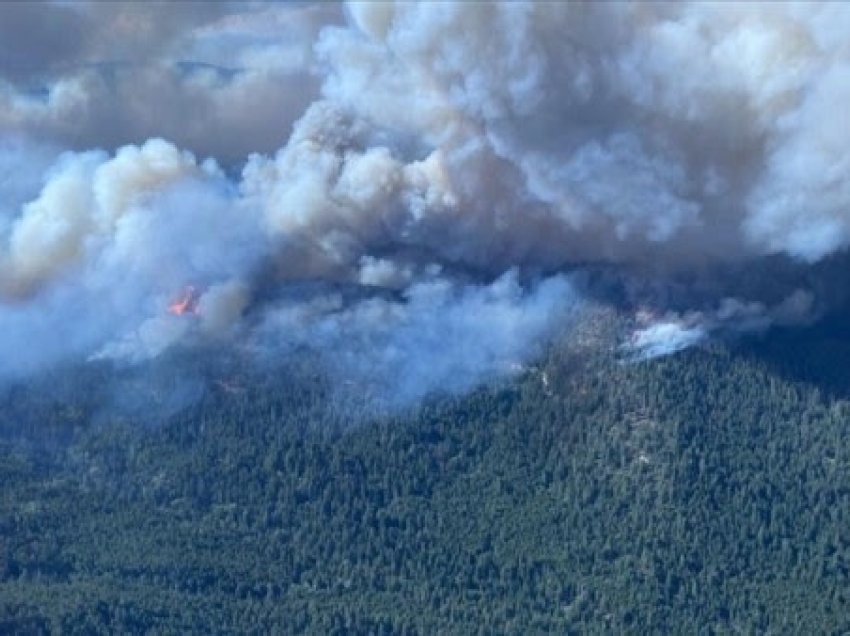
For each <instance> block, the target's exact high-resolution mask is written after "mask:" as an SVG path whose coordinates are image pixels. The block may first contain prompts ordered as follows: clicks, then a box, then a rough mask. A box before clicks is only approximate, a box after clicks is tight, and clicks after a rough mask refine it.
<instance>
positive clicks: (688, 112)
mask: <svg viewBox="0 0 850 636" xmlns="http://www.w3.org/2000/svg"><path fill="white" fill-rule="evenodd" d="M104 6H105V5H100V4H98V3H92V4H91V5H80V6H77V7H63V8H61V9H60V8H57V7H53V6H52V5H44V6H43V7H41V8H39V9H28V11H59V10H61V11H71V12H75V13H74V15H76V16H77V18H78V19H79V24H78V28H79V29H81V33H85V34H87V35H86V38H84V42H85V43H86V44H85V46H82V45H80V46H81V48H80V50H79V51H76V52H75V53H74V55H75V56H76V58H78V59H79V60H81V62H80V64H81V65H80V66H74V65H71V66H69V67H63V66H62V65H61V64H58V62H57V61H56V60H55V59H54V57H52V56H51V55H48V54H47V52H45V51H41V54H42V55H41V56H40V57H38V60H37V61H38V64H34V65H33V68H32V69H31V70H30V72H29V73H25V74H23V75H22V74H21V72H20V66H16V67H14V69H12V70H10V69H4V67H3V66H2V62H0V72H3V73H4V75H3V77H4V78H5V79H3V80H2V81H3V82H4V83H0V101H2V102H4V103H5V104H6V105H8V106H9V108H7V109H6V111H7V113H11V115H10V114H7V115H4V116H0V131H2V134H3V135H4V136H5V141H4V142H3V143H2V144H0V166H3V167H8V169H4V175H6V176H5V177H4V178H2V179H0V239H2V248H0V255H1V257H2V269H0V293H2V310H0V327H2V329H0V331H2V333H3V334H4V336H3V337H2V339H0V359H2V360H3V363H2V365H0V373H3V374H4V375H7V376H9V375H11V376H13V375H16V374H21V373H29V372H32V371H34V370H37V369H39V368H44V367H46V366H49V365H51V364H54V363H56V362H59V361H64V360H73V359H104V358H107V359H119V360H131V361H142V360H145V359H149V358H151V357H155V356H158V355H160V354H161V353H163V352H164V351H167V350H169V349H170V348H172V347H174V346H176V345H182V344H187V343H192V342H220V343H222V344H223V345H224V344H227V345H229V344H232V343H241V344H240V346H243V345H244V346H246V347H247V348H248V349H251V350H254V351H260V352H261V354H257V355H258V357H259V358H268V357H269V356H271V357H277V358H280V359H285V357H286V356H295V355H299V351H302V350H304V349H307V350H311V351H314V352H317V353H318V354H319V355H320V357H322V358H323V359H326V361H327V365H328V368H329V369H331V370H332V372H333V373H334V374H336V375H335V377H338V379H339V381H340V382H344V381H347V380H346V379H349V380H350V379H351V378H368V379H369V381H370V382H371V383H372V385H373V386H375V387H379V389H380V390H384V391H389V392H395V394H396V396H397V398H398V399H399V400H400V401H406V400H415V399H418V398H420V397H422V396H423V395H426V394H427V393H429V392H431V391H434V390H448V391H463V390H467V389H469V388H471V387H473V386H475V385H476V384H478V383H480V382H484V381H487V380H488V379H490V378H493V377H497V376H499V375H502V374H505V373H508V372H510V370H511V369H515V368H517V365H520V364H521V363H523V362H524V361H526V360H528V359H529V358H530V357H533V356H534V355H536V353H538V352H539V351H540V347H541V346H543V345H544V344H545V342H546V339H547V338H548V337H550V336H551V335H552V334H553V333H554V332H555V331H556V330H558V329H560V328H563V327H564V325H566V324H568V323H569V320H570V317H571V316H572V315H573V314H574V312H575V310H576V309H577V308H578V307H580V306H581V303H582V300H581V292H580V290H579V289H578V288H577V286H576V285H575V283H574V281H571V277H572V276H573V274H572V273H571V272H575V271H577V270H581V269H584V268H593V267H597V266H613V267H616V268H617V271H620V272H623V273H624V276H626V277H632V278H634V277H640V276H641V275H642V274H641V272H646V271H652V272H654V274H653V276H657V277H660V279H661V280H662V281H663V280H664V278H665V276H667V274H668V273H670V272H681V271H689V270H692V271H702V270H706V269H711V268H716V267H724V266H727V265H729V266H741V265H742V264H743V266H746V265H747V264H749V263H766V262H769V261H768V260H766V259H770V258H777V257H779V258H780V259H785V260H790V261H793V262H795V263H797V265H796V267H798V268H800V269H805V268H807V267H809V266H810V265H814V264H816V263H817V262H818V261H821V260H823V259H825V258H827V257H830V256H832V255H835V254H837V253H840V252H841V251H843V250H844V249H845V247H846V245H847V243H848V241H850V189H848V188H850V187H848V185H847V184H848V183H850V161H848V160H847V158H846V156H845V155H846V153H845V151H844V150H845V148H846V147H847V146H848V144H850V125H848V121H850V120H848V118H847V116H846V114H845V113H844V107H843V104H844V103H845V102H846V99H845V98H846V97H847V96H848V95H850V47H848V45H847V44H846V42H845V40H846V38H845V37H844V34H846V32H847V28H848V27H850V10H848V9H847V8H845V6H844V5H841V4H811V3H806V4H799V5H798V4H792V3H781V4H775V5H773V4H767V3H752V4H748V3H741V4H734V5H732V4H728V3H717V4H713V3H675V4H673V3H635V4H624V3H594V4H585V3H531V2H525V3H524V2H511V3H504V4H491V3H457V4H442V3H441V4H436V3H420V4H414V3H398V4H393V3H377V2H365V3H353V4H349V5H346V6H345V7H344V8H340V7H336V6H334V7H328V6H327V5H325V6H321V5H317V6H311V5H302V4H298V5H291V6H277V5H269V6H262V7H260V8H259V9H258V8H257V7H255V6H253V5H252V6H251V7H250V8H245V7H242V8H240V5H227V4H223V5H221V6H220V7H217V8H216V10H215V11H206V10H201V9H198V10H197V11H188V12H184V13H181V15H180V20H178V21H175V22H173V25H174V28H173V29H169V31H168V33H167V37H166V36H162V37H160V38H159V39H156V38H154V37H153V35H152V31H151V32H146V31H144V28H143V27H144V25H145V24H154V23H158V21H159V20H166V21H167V19H168V12H169V11H178V9H177V8H173V9H172V8H169V7H170V6H171V5H162V6H159V5H157V9H156V11H157V12H159V13H156V12H154V13H152V14H147V13H145V14H144V15H141V17H140V16H139V15H136V16H135V18H134V19H133V20H130V19H128V18H127V15H129V14H127V13H122V12H126V11H132V8H131V7H130V6H129V5H127V6H125V5H118V6H117V7H116V8H112V9H110V10H107V9H105V8H104ZM13 7H14V5H13ZM19 9H20V8H19V7H17V8H0V16H2V13H3V12H13V11H18V10H19ZM180 11H182V9H180ZM160 13H161V14H162V15H160ZM122 16H123V17H122ZM116 20H117V22H116ZM114 24H119V25H123V26H122V28H125V30H126V31H127V32H126V33H125V36H126V40H125V41H124V43H123V44H124V47H123V48H121V47H118V48H116V50H115V55H116V58H119V57H121V56H122V55H127V53H126V52H127V51H131V52H132V55H133V56H135V57H134V58H133V59H134V60H135V62H134V64H135V66H134V65H130V66H129V67H126V66H123V65H121V66H120V71H116V70H115V67H114V62H115V60H114V59H111V58H110V57H109V56H110V53H111V51H110V39H109V37H108V33H109V29H110V28H113V29H114ZM134 24H135V25H137V27H138V28H136V30H134V27H133V26H132V25H134ZM109 25H113V27H110V26H109ZM128 25H129V26H128ZM138 25H141V26H138ZM34 37H41V36H39V35H38V34H37V33H36V34H34ZM43 37H44V38H45V41H44V42H43V44H44V46H45V47H49V43H48V42H47V39H48V38H47V35H44V36H43ZM81 37H82V36H81ZM122 51H123V52H122ZM48 52H49V51H48ZM228 53H229V55H228ZM34 59H35V58H34ZM228 59H230V60H232V62H233V64H232V66H227V65H226V61H227V60H228ZM83 60H84V61H85V64H83V63H82V61H83ZM125 61H126V60H125ZM189 62H191V64H189ZM110 63H112V64H113V65H112V66H110ZM10 68H11V67H10ZM110 69H111V70H110ZM133 69H138V70H137V71H133ZM151 69H154V71H155V72H156V73H157V75H156V77H157V78H162V77H165V76H168V77H169V78H171V79H169V80H168V81H169V82H172V84H173V85H174V86H175V87H179V89H178V88H175V91H176V92H174V95H175V97H174V98H173V99H171V100H170V101H169V100H165V102H164V103H161V100H162V99H163V98H162V94H161V93H160V92H159V91H158V90H156V86H158V85H159V84H157V83H156V82H164V81H165V80H161V79H157V80H156V82H154V81H153V80H151V82H152V83H150V82H149V83H147V84H146V83H144V82H139V83H134V82H132V81H129V82H128V81H127V76H126V74H127V73H130V76H131V77H132V73H133V72H138V73H140V74H142V75H144V76H145V77H148V78H150V77H151V75H150V74H151V73H152V72H154V71H152V70H151ZM34 87H37V88H38V90H36V89H35V88H34ZM144 90H149V93H144ZM34 91H35V92H34ZM39 91H41V92H39ZM140 91H142V92H141V93H140ZM39 95H41V96H39ZM104 96H106V97H107V102H108V103H109V109H110V113H112V114H111V115H110V116H109V117H98V116H97V113H98V112H99V111H98V110H97V109H95V106H94V104H95V103H103V102H102V98H103V97H104ZM97 100H101V101H100V102H97ZM181 100H183V101H181ZM140 104H142V105H144V107H140ZM268 104H279V106H280V108H279V111H280V112H279V118H276V117H274V116H271V115H270V114H269V112H268V111H267V109H265V106H266V105H268ZM243 106H246V108H244V110H243ZM99 108H100V107H99ZM156 109H162V110H163V116H162V118H161V120H162V124H161V126H159V127H158V126H157V125H156V124H155V123H152V122H151V119H150V115H149V111H151V110H156ZM257 109H260V111H261V115H262V116H258V115H257V112H258V110H257ZM296 111H297V113H298V114H295V113H296ZM272 114H274V112H273V113H272ZM118 115H120V117H119V116H118ZM75 118H76V119H75ZM116 118H117V119H116ZM240 118H244V121H242V120H240ZM142 119H144V121H142ZM100 120H103V121H104V124H103V126H102V128H99V126H98V124H97V122H98V121H100ZM196 120H199V121H202V122H205V125H204V127H202V128H200V129H197V128H193V129H192V132H191V134H183V133H182V132H181V130H183V128H186V127H189V126H190V125H194V124H193V122H195V121H196ZM72 121H81V122H84V123H85V125H84V126H83V127H82V130H83V131H84V133H85V134H84V135H83V137H82V138H79V137H78V138H77V139H76V140H75V141H74V143H73V144H70V145H71V146H73V148H74V149H67V148H68V146H69V141H72V139H71V138H72V136H69V134H68V127H69V126H70V125H71V123H70V122H72ZM116 121H118V122H121V126H120V127H119V128H120V130H121V131H130V133H132V134H137V133H143V136H142V138H138V139H128V140H127V141H132V142H133V143H130V144H129V145H123V146H120V147H115V145H114V144H115V140H116V139H117V138H120V137H121V135H116V127H115V125H116V124H115V122H116ZM249 121H250V122H253V123H251V124H250V126H249V124H248V123H247V122H249ZM175 122H176V123H175ZM258 122H259V123H258ZM184 123H185V124H186V126H183V124H184ZM246 126H247V128H246ZM252 126H253V127H254V128H252ZM256 126H259V127H260V128H259V129H258V128H256ZM186 129H188V128H186ZM249 129H250V131H251V134H250V135H247V136H246V130H249ZM133 131H135V132H133ZM148 133H151V134H153V135H154V136H153V137H151V138H149V139H148V138H145V137H146V136H147V135H148ZM169 133H175V134H176V136H177V137H179V139H178V140H177V141H178V142H180V143H182V144H185V145H186V146H188V148H189V149H184V148H183V147H181V145H180V143H175V142H173V141H165V140H163V139H161V138H159V137H160V136H163V135H164V136H173V135H169ZM271 138H280V139H285V141H284V142H283V145H282V146H281V147H280V148H279V149H278V150H276V151H273V152H271V153H270V152H269V149H268V148H267V147H265V144H266V141H265V140H267V139H271ZM246 139H256V140H257V145H258V147H256V148H254V150H256V151H257V153H256V154H249V153H250V150H252V149H251V148H245V140H246ZM80 141H83V142H85V143H86V144H88V146H89V147H92V148H103V149H94V150H89V149H81V148H79V147H78V145H79V142H80ZM62 146H64V147H65V148H66V150H64V151H59V150H57V147H62ZM236 149H243V150H241V151H240V150H236ZM199 153H204V154H199ZM208 153H218V157H211V158H208V159H207V158H199V157H204V156H205V155H206V154H208ZM234 153H235V154H236V155H240V153H241V156H236V157H234ZM237 166H238V168H237ZM766 269H767V271H768V274H767V276H770V268H769V267H767V268H766ZM305 283H309V284H310V285H311V287H310V289H311V291H310V293H308V294H305V293H289V292H288V291H287V290H291V289H301V287H299V286H303V285H304V284H305ZM190 285H191V286H193V287H194V288H195V289H197V290H198V298H197V312H194V311H193V312H190V315H172V314H170V313H169V312H168V311H167V308H168V306H169V304H170V303H173V302H174V300H175V298H177V297H179V296H180V294H181V293H182V292H183V290H184V289H185V288H186V287H187V286H190ZM662 285H663V282H662ZM340 290H349V291H348V292H343V291H340ZM828 293H829V291H828V289H827V294H828ZM641 300H642V299H641V298H637V301H638V302H641ZM643 300H645V301H646V302H653V303H655V304H658V300H657V297H653V298H646V299H643ZM816 301H817V302H816ZM699 302H700V305H699V306H695V307H692V308H690V309H688V310H687V311H685V314H687V316H686V317H685V318H682V317H681V316H679V315H678V314H677V315H675V316H672V317H670V316H668V317H667V318H665V319H662V320H661V321H660V322H659V324H657V325H647V326H646V327H645V328H644V330H643V331H641V332H639V333H638V334H636V338H635V341H634V343H633V344H634V346H635V347H636V349H637V351H638V352H639V354H638V355H643V356H648V355H656V354H658V353H667V352H671V351H675V350H677V349H679V348H682V347H683V346H689V345H690V344H693V343H696V342H698V341H700V340H701V339H703V338H704V337H707V336H708V335H709V334H710V333H715V332H721V331H723V330H732V331H736V330H737V331H753V330H762V329H765V328H767V327H768V326H769V325H770V324H774V323H777V322H779V323H781V324H791V323H794V322H805V321H806V320H809V319H811V317H812V312H813V308H814V307H815V306H816V305H817V304H818V303H827V304H828V298H827V299H825V300H824V299H821V298H818V299H813V293H812V292H811V291H809V290H800V289H797V283H796V282H795V283H794V284H789V286H788V288H787V289H785V290H784V291H783V294H782V295H781V298H778V299H776V300H773V301H770V302H768V301H767V300H765V299H761V298H752V299H740V298H734V297H727V296H726V295H725V294H718V295H716V296H712V295H711V294H708V295H707V296H706V297H705V298H702V299H701V300H700V301H699ZM706 307H708V309H706ZM712 307H713V308H712ZM662 309H663V307H662ZM683 315H684V314H683ZM24 342H25V343H27V346H26V347H24V346H23V345H22V344H21V343H24ZM640 352H642V353H640ZM379 389H376V390H379Z"/></svg>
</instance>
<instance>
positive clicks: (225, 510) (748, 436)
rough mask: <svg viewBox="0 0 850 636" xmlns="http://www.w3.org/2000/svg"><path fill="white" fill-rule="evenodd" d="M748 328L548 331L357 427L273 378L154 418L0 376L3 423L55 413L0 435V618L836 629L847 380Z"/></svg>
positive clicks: (42, 622)
mask: <svg viewBox="0 0 850 636" xmlns="http://www.w3.org/2000/svg"><path fill="white" fill-rule="evenodd" d="M768 349H769V347H767V345H765V346H761V349H757V350H752V349H750V350H744V349H737V350H734V351H730V350H727V349H725V348H721V347H717V348H712V349H708V350H698V351H691V352H687V353H684V354H681V355H678V356H673V357H669V358H665V359H661V360H655V361H651V362H646V363H640V364H634V365H622V364H618V363H616V362H615V361H613V360H609V359H607V358H605V357H604V356H593V355H582V354H581V352H580V351H579V352H577V351H575V350H563V349H562V350H557V349H556V350H555V351H553V352H552V353H551V354H550V357H549V358H548V359H547V360H545V361H544V362H541V363H540V364H539V365H538V366H536V367H534V368H530V369H527V370H526V372H525V373H524V374H523V375H522V376H521V377H520V378H518V379H517V380H516V381H515V382H512V383H510V384H506V385H503V386H500V387H496V388H492V389H489V390H481V391H479V392H476V393H475V394H473V395H470V396H467V397H464V398H454V399H444V400H435V401H432V402H430V403H428V404H425V405H423V406H422V407H421V408H419V409H417V410H416V411H415V412H413V413H407V414H404V415H401V414H396V415H395V416H392V417H388V416H382V417H375V418H372V419H369V418H359V419H358V420H357V421H356V422H352V421H350V419H351V415H350V414H351V411H350V410H349V409H348V408H346V406H345V404H341V403H339V402H334V401H329V400H328V397H329V396H328V393H327V391H326V389H324V388H322V387H321V386H320V385H319V384H318V383H316V384H309V383H308V384H304V382H303V381H294V380H293V381H284V380H282V379H274V378H271V379H268V381H267V382H265V383H249V382H245V383H242V384H238V383H237V384H222V385H218V388H216V387H215V386H214V387H213V388H212V389H211V390H210V391H208V392H207V393H206V394H205V396H204V397H203V398H202V399H201V400H200V401H198V402H196V403H194V404H192V405H191V406H190V407H189V408H187V409H184V410H182V411H180V412H179V413H178V414H177V415H175V416H173V417H171V418H170V419H168V421H167V422H165V423H162V424H159V425H153V424H150V423H147V424H144V425H142V424H139V423H138V422H135V421H134V420H133V418H124V419H123V420H122V421H105V419H106V418H100V420H99V423H98V424H97V425H96V426H94V425H88V426H87V425H86V423H85V422H86V421H88V419H87V416H86V415H85V414H86V413H87V411H86V406H85V405H82V406H80V405H79V404H77V405H76V406H74V405H73V404H71V405H68V404H66V403H65V402H63V401H62V400H56V401H54V402H50V400H49V399H48V398H47V396H45V395H44V391H32V392H29V393H27V392H23V393H21V392H20V391H18V392H11V393H9V394H7V395H6V398H5V399H6V401H7V403H8V404H7V406H6V407H5V409H4V413H5V414H6V415H4V420H3V421H4V424H3V426H4V430H5V431H6V436H7V438H11V437H12V436H10V435H9V433H10V432H11V430H12V429H13V428H15V426H16V424H15V420H14V419H10V418H9V417H8V414H9V413H15V414H17V417H18V418H19V419H18V420H17V421H18V424H17V426H20V427H22V428H26V429H27V430H30V429H32V427H34V426H37V422H31V421H29V419H31V417H33V415H32V414H33V413H35V414H37V417H38V418H44V419H45V420H50V421H51V422H52V424H51V426H52V427H53V428H54V429H57V430H58V429H61V428H62V426H63V425H64V426H67V427H71V428H75V429H76V433H75V434H74V435H73V438H72V440H71V441H70V442H68V443H67V445H62V444H59V443H55V444H52V445H51V447H50V448H43V447H42V448H39V447H38V446H37V445H33V444H32V443H31V441H30V442H29V443H25V442H23V441H21V439H20V436H18V438H17V439H16V440H15V441H9V442H7V443H5V445H4V446H3V448H2V453H0V537H2V543H0V632H4V633H6V632H9V633H40V632H49V631H51V630H54V631H62V632H63V633H64V632H68V633H115V632H127V631H129V632H134V633H142V632H150V633H175V632H205V633H296V632H312V633H339V634H342V633H423V634H427V633H436V632H441V633H458V634H466V633H477V632H480V633H536V632H552V631H554V632H561V633H563V632H567V633H587V632H609V633H610V632H614V633H630V632H631V633H646V632H648V631H649V632H664V633H731V632H739V631H743V632H745V633H749V632H771V633H841V632H843V631H845V630H848V629H850V618H848V617H850V607H848V595H850V587H848V567H850V444H849V443H848V438H850V403H848V402H846V401H844V400H843V399H842V397H841V392H840V391H837V390H832V389H831V390H829V391H826V390H824V391H821V390H819V389H818V388H817V386H816V385H814V384H812V382H811V381H810V380H811V377H810V375H811V374H810V375H809V376H807V375H805V374H803V373H796V374H795V373H793V372H792V371H793V370H794V369H796V368H797V367H799V366H800V365H801V364H803V362H804V361H801V360H802V358H800V357H797V358H795V360H790V361H787V364H785V366H783V367H781V368H780V365H778V363H777V362H776V360H777V356H779V357H781V355H780V353H777V351H773V350H768ZM833 377H835V378H837V377H838V370H836V371H835V373H833ZM91 381H93V379H92V378H85V377H83V378H78V379H77V380H76V382H78V383H83V384H85V383H86V382H91ZM839 385H840V379H836V381H835V383H833V385H832V386H833V389H834V388H835V387H836V386H839ZM80 388H81V389H84V388H85V387H84V386H83V387H80ZM63 395H70V393H67V394H63ZM42 398H43V400H44V401H45V404H42V405H41V407H40V408H36V405H37V403H38V401H39V399H42ZM63 399H64V398H63ZM74 409H77V410H74ZM81 413H82V415H81ZM75 418H77V419H75ZM60 437H61V436H60V435H54V436H53V438H52V439H58V438H60ZM28 439H30V440H31V436H30V437H29V438H28Z"/></svg>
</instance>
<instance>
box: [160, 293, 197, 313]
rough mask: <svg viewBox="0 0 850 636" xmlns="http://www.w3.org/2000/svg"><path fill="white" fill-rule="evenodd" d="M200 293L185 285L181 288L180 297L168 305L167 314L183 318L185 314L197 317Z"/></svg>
mask: <svg viewBox="0 0 850 636" xmlns="http://www.w3.org/2000/svg"><path fill="white" fill-rule="evenodd" d="M199 297H200V293H199V292H198V289H197V288H196V287H194V286H192V285H187V286H186V287H184V288H183V291H182V292H181V293H180V296H179V297H178V298H177V299H176V300H175V301H174V302H172V303H171V304H170V305H168V313H170V314H172V315H174V316H183V315H186V314H189V315H192V316H197V315H198V298H199Z"/></svg>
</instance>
